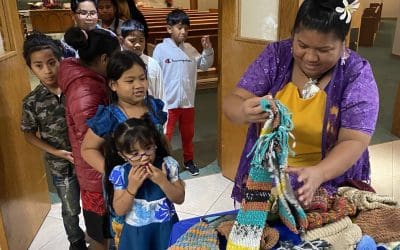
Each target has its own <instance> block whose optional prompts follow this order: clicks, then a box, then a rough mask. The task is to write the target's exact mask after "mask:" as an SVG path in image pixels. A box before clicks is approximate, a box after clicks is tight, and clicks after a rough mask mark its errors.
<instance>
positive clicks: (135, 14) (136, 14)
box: [125, 0, 149, 53]
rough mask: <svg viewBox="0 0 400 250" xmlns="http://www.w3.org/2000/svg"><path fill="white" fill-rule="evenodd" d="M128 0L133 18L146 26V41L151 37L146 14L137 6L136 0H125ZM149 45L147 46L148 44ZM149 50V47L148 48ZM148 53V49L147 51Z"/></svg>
mask: <svg viewBox="0 0 400 250" xmlns="http://www.w3.org/2000/svg"><path fill="white" fill-rule="evenodd" d="M125 1H128V6H129V12H130V14H131V19H134V20H136V21H138V22H140V23H141V24H143V26H144V37H145V38H146V41H147V40H148V39H149V27H148V26H147V22H146V19H145V18H144V15H143V14H142V12H141V11H140V10H139V9H138V8H137V7H136V4H135V1H131V0H125ZM146 47H147V46H146ZM146 50H147V48H146ZM146 53H147V51H146Z"/></svg>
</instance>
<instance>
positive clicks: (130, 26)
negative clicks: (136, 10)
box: [121, 19, 144, 38]
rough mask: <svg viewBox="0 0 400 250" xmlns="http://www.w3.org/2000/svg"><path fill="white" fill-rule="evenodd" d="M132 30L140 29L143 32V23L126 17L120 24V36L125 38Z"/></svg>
mask: <svg viewBox="0 0 400 250" xmlns="http://www.w3.org/2000/svg"><path fill="white" fill-rule="evenodd" d="M133 31H140V32H143V34H144V25H143V24H142V23H141V22H139V21H137V20H134V19H128V20H126V21H125V22H123V23H122V25H121V36H122V38H125V37H127V36H129V35H130V34H131V33H132V32H133Z"/></svg>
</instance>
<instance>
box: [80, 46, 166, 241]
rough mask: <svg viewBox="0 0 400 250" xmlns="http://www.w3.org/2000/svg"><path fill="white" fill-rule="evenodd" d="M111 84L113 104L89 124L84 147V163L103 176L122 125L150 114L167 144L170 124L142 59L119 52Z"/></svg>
mask: <svg viewBox="0 0 400 250" xmlns="http://www.w3.org/2000/svg"><path fill="white" fill-rule="evenodd" d="M107 80H108V90H109V98H110V103H111V104H110V105H108V106H104V105H101V106H99V107H98V109H97V112H96V114H95V116H94V117H92V118H91V119H89V120H88V121H87V125H88V128H89V129H88V131H87V133H86V135H85V138H84V140H83V142H82V146H81V153H82V157H83V158H84V160H85V161H86V162H87V163H88V164H89V165H91V166H92V167H93V168H94V169H96V170H97V171H99V172H100V173H103V174H104V173H105V171H104V164H105V163H104V154H103V146H104V143H105V139H106V137H107V136H108V135H110V134H111V133H112V132H114V130H115V128H116V127H117V126H118V125H119V124H121V123H122V122H124V121H126V120H127V119H129V118H141V117H143V115H145V114H147V115H148V116H149V118H150V120H151V122H152V124H153V125H154V126H155V127H156V128H157V131H158V132H159V133H160V135H161V138H162V141H163V143H166V140H165V139H164V138H165V137H164V135H163V125H164V123H165V122H166V120H167V114H166V112H164V111H163V107H164V103H163V102H162V101H161V100H160V99H156V98H154V97H153V96H151V95H149V94H148V91H147V90H148V81H147V72H146V65H145V63H144V62H143V60H142V59H141V58H140V57H139V56H138V55H136V54H135V53H133V52H130V51H119V52H116V53H115V54H114V55H113V56H111V58H110V59H109V62H108V64H107ZM167 148H168V147H167ZM111 217H112V218H111V219H112V229H113V230H112V233H113V237H114V240H115V244H116V245H118V240H119V234H120V232H121V228H122V224H121V222H123V221H121V219H118V217H116V216H114V215H113V214H111Z"/></svg>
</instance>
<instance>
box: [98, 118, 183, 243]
mask: <svg viewBox="0 0 400 250" xmlns="http://www.w3.org/2000/svg"><path fill="white" fill-rule="evenodd" d="M106 145H107V146H106V150H105V152H106V154H105V157H106V166H105V168H106V171H105V172H106V174H105V181H106V183H105V187H106V190H107V191H106V192H107V196H108V197H109V203H110V205H109V206H110V207H111V208H112V209H113V210H114V212H115V213H116V214H117V215H119V216H125V220H124V221H125V222H124V225H123V228H122V233H121V239H120V242H119V246H118V248H119V249H121V250H126V249H129V250H135V249H138V250H164V249H167V248H168V244H169V239H170V234H171V231H172V226H173V225H174V224H175V223H176V222H178V216H177V213H176V210H175V207H174V203H177V204H182V203H183V201H184V200H185V187H184V183H183V181H182V180H181V179H180V178H179V171H178V170H179V164H178V162H177V161H176V160H175V159H174V158H172V157H171V156H169V154H168V153H167V150H166V149H165V148H164V146H163V143H162V141H161V135H160V133H159V131H158V130H157V129H156V127H155V126H154V124H153V122H152V121H151V120H150V118H149V117H148V116H147V115H146V116H144V117H143V118H142V119H136V118H131V119H129V120H127V121H125V122H123V123H121V124H120V125H119V126H118V127H117V128H116V130H115V132H114V133H113V136H112V137H111V138H110V139H109V140H108V143H106ZM120 158H122V159H123V161H122V162H118V161H117V162H116V161H115V160H116V159H117V160H119V159H120Z"/></svg>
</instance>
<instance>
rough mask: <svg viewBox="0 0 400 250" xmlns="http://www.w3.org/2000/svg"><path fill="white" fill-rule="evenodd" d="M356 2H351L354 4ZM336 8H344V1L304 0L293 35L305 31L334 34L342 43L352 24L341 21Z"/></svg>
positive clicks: (351, 0)
mask: <svg viewBox="0 0 400 250" xmlns="http://www.w3.org/2000/svg"><path fill="white" fill-rule="evenodd" d="M353 1H354V0H349V1H348V2H349V3H352V2H353ZM336 7H344V6H343V2H342V0H304V2H303V3H302V4H301V6H300V9H299V10H298V12H297V16H296V20H295V23H294V26H293V30H292V35H294V34H295V33H298V32H300V31H301V30H303V29H310V30H316V31H319V32H322V33H330V32H333V33H334V34H335V35H336V36H337V37H338V38H339V39H341V40H342V41H344V40H345V38H346V35H347V33H348V32H349V29H350V23H346V22H345V20H340V19H339V17H340V15H341V13H338V12H336V10H335V9H336Z"/></svg>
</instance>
